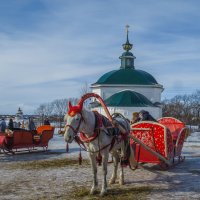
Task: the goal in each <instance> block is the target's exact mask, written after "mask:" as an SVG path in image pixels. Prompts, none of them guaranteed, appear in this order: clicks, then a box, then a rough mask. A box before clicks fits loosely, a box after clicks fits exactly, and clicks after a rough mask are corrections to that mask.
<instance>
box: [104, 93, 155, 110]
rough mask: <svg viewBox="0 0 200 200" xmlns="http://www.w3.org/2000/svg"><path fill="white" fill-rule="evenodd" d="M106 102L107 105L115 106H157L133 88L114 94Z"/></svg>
mask: <svg viewBox="0 0 200 200" xmlns="http://www.w3.org/2000/svg"><path fill="white" fill-rule="evenodd" d="M104 102H105V104H106V105H107V106H113V107H155V106H154V105H153V103H152V102H151V101H150V100H148V99H147V98H146V97H145V96H144V95H142V94H140V93H137V92H134V91H131V90H124V91H121V92H118V93H116V94H113V95H112V96H110V97H109V98H108V99H106V100H105V101H104Z"/></svg>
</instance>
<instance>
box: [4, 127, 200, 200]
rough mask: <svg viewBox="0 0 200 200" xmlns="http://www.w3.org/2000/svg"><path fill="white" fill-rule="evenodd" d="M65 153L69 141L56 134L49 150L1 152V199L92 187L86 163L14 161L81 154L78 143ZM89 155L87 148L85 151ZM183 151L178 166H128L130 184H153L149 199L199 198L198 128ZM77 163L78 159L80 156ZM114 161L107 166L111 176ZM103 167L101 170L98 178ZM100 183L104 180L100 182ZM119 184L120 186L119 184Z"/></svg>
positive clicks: (53, 194) (16, 199)
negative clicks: (34, 166) (41, 165)
mask: <svg viewBox="0 0 200 200" xmlns="http://www.w3.org/2000/svg"><path fill="white" fill-rule="evenodd" d="M69 149H70V151H69V153H66V143H65V142H64V139H63V137H62V136H60V135H58V134H57V130H56V132H55V134H54V137H53V139H52V140H51V141H50V143H49V151H48V152H34V153H23V154H18V155H15V156H4V155H0V177H1V178H0V199H1V200H7V199H14V200H23V199H24V200H25V199H42V197H46V198H47V197H48V196H50V197H51V199H56V198H57V199H59V195H61V194H64V193H66V192H70V191H71V189H72V188H73V187H74V186H86V187H88V189H89V188H90V185H91V181H92V176H91V169H90V167H89V166H86V165H82V166H79V165H75V166H66V167H60V168H47V169H41V170H26V169H20V168H19V169H13V170H11V169H10V168H9V167H10V166H11V165H13V164H15V163H23V162H27V161H34V160H49V159H52V160H53V159H59V158H73V159H74V158H75V159H76V158H78V154H79V150H80V148H79V146H78V145H77V144H76V143H72V144H70V145H69ZM82 155H83V157H84V158H85V159H86V158H87V154H86V152H82ZM183 155H184V156H185V158H186V159H185V161H184V162H183V163H181V164H179V165H176V166H175V167H173V168H171V169H169V170H167V171H161V170H160V169H159V168H158V167H157V166H152V165H147V166H146V165H145V167H146V170H145V169H137V170H135V171H131V170H130V169H129V168H125V170H124V171H125V182H126V183H127V185H126V186H125V187H130V186H150V187H152V188H153V189H152V192H151V194H150V195H148V197H147V199H152V200H154V199H166V200H168V199H180V200H182V199H200V178H199V176H200V167H199V166H200V133H199V132H195V133H193V134H191V136H189V137H188V139H187V141H186V142H185V143H184V148H183ZM77 163H78V159H77ZM111 170H112V164H110V165H109V168H108V177H110V176H111ZM100 175H101V170H100V173H99V177H98V178H99V179H100ZM100 185H101V183H100ZM118 187H119V188H120V186H118Z"/></svg>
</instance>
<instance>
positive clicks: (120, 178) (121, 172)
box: [119, 164, 124, 185]
mask: <svg viewBox="0 0 200 200" xmlns="http://www.w3.org/2000/svg"><path fill="white" fill-rule="evenodd" d="M119 184H120V185H124V168H123V166H122V165H121V164H120V174H119Z"/></svg>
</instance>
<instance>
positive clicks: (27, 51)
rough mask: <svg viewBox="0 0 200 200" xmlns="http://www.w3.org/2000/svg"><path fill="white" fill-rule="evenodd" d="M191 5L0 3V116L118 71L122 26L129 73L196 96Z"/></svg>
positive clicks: (104, 0)
mask: <svg viewBox="0 0 200 200" xmlns="http://www.w3.org/2000/svg"><path fill="white" fill-rule="evenodd" d="M199 7H200V1H198V0H190V1H187V0H168V1H166V0H159V1H158V0H137V1H135V0H123V1H120V0H7V1H5V0H0V76H1V78H0V113H1V114H2V113H15V112H16V110H17V108H18V107H19V106H21V107H22V109H23V111H24V113H26V114H28V113H33V112H34V110H35V109H36V108H37V106H38V105H39V104H40V103H44V102H51V101H52V100H54V99H59V98H67V97H78V96H80V88H81V87H82V85H83V84H84V83H85V82H86V81H87V82H88V84H91V83H94V82H95V81H96V80H97V79H98V78H99V77H100V76H101V75H102V74H104V73H105V72H108V71H109V70H113V69H118V68H119V67H120V60H119V59H118V58H119V56H120V55H121V54H122V52H123V50H122V46H121V45H122V44H123V43H124V41H125V28H124V27H125V25H126V24H129V25H130V32H129V33H130V36H129V38H130V41H131V43H133V44H134V49H133V53H134V55H135V56H136V58H137V59H136V61H135V66H136V68H137V69H141V70H144V71H147V72H149V73H150V74H152V75H153V76H154V77H155V78H156V80H157V81H158V82H159V83H160V84H162V85H163V86H164V88H165V91H164V92H163V95H162V98H163V99H164V98H171V97H173V96H175V95H177V94H190V93H193V92H195V91H196V90H197V89H200V87H199V86H200V78H199V74H200V67H199V63H200V23H199V19H200V12H199Z"/></svg>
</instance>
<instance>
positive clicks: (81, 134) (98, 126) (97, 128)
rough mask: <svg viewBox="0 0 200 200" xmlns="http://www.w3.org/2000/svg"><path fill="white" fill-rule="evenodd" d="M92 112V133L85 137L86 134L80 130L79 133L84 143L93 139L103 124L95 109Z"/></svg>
mask: <svg viewBox="0 0 200 200" xmlns="http://www.w3.org/2000/svg"><path fill="white" fill-rule="evenodd" d="M93 112H94V115H95V128H94V133H93V135H91V136H90V137H87V136H86V134H85V133H83V132H81V133H80V135H79V137H80V140H81V141H82V142H84V143H90V142H92V141H93V140H95V139H96V138H97V137H98V135H99V133H100V128H101V127H102V126H103V120H102V116H101V115H100V114H99V113H98V112H97V111H93Z"/></svg>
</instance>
